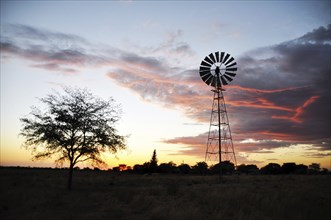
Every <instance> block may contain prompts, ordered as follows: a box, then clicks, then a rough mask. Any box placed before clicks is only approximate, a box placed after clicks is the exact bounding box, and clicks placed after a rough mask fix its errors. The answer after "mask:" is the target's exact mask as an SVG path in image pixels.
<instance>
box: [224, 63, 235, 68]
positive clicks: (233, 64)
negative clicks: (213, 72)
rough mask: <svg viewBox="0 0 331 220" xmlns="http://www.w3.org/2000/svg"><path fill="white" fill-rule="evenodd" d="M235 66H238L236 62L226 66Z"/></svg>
mask: <svg viewBox="0 0 331 220" xmlns="http://www.w3.org/2000/svg"><path fill="white" fill-rule="evenodd" d="M235 65H237V63H236V62H234V63H231V64H229V65H227V66H226V68H228V67H232V66H235Z"/></svg>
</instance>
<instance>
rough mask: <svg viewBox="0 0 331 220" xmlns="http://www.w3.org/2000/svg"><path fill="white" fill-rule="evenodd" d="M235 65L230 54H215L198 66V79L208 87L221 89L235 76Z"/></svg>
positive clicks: (207, 57)
mask: <svg viewBox="0 0 331 220" xmlns="http://www.w3.org/2000/svg"><path fill="white" fill-rule="evenodd" d="M236 71H237V63H236V62H235V59H234V58H233V57H231V55H230V54H228V53H225V52H215V53H211V54H209V55H208V56H206V57H205V58H204V59H203V60H202V61H201V64H200V69H199V73H200V77H201V79H202V80H203V81H204V82H205V83H206V84H207V85H209V86H213V87H215V88H221V87H222V86H224V85H228V84H229V83H230V82H231V81H232V80H233V77H235V76H236Z"/></svg>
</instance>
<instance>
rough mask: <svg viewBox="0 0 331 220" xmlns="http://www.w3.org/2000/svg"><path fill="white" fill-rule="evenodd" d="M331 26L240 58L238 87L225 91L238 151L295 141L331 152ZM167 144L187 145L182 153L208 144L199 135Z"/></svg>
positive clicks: (283, 145) (261, 148) (268, 149)
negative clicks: (202, 141) (187, 147)
mask: <svg viewBox="0 0 331 220" xmlns="http://www.w3.org/2000/svg"><path fill="white" fill-rule="evenodd" d="M330 29H331V25H328V27H319V28H317V29H315V30H314V31H312V32H309V33H307V34H306V35H304V36H302V37H300V38H298V39H294V40H292V41H287V42H284V43H281V44H278V45H274V46H271V47H265V48H259V49H257V50H253V51H250V52H248V53H246V54H244V55H243V56H241V57H240V58H239V59H238V66H239V67H240V69H239V70H238V74H237V77H236V81H235V83H234V84H235V85H232V86H231V85H230V86H228V89H227V91H226V101H227V105H228V112H229V118H230V122H231V124H232V131H233V138H234V142H235V146H236V149H237V150H238V151H243V152H261V153H266V152H272V149H275V148H279V147H288V146H291V145H296V144H309V145H310V146H311V148H312V149H313V150H317V151H327V152H329V151H330V145H331V126H330V121H331V115H330V114H331V103H330V102H331V101H330V100H331V95H330V88H331V76H330V73H331V64H330V62H331V57H330V56H331V55H330V53H331V45H330V38H331V37H330ZM208 107H209V106H205V109H207V108H208ZM206 113H209V111H206ZM206 119H207V117H206ZM195 138H196V142H195V141H194V139H195ZM205 140H206V139H205ZM249 140H252V141H251V142H250V141H249ZM167 142H169V143H180V144H185V145H187V146H189V151H187V149H185V150H183V152H182V153H184V154H187V153H190V152H191V153H193V154H194V153H195V152H200V151H201V152H202V149H205V147H206V144H205V143H204V144H202V143H201V135H199V136H197V137H177V138H174V139H171V140H167ZM192 143H199V144H192ZM196 148H199V149H200V150H198V149H196ZM328 155H329V153H320V154H319V156H328Z"/></svg>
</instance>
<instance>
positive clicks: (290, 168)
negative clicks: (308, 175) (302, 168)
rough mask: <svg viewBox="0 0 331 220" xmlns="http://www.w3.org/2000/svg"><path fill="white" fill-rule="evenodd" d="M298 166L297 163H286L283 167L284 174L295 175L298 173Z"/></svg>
mask: <svg viewBox="0 0 331 220" xmlns="http://www.w3.org/2000/svg"><path fill="white" fill-rule="evenodd" d="M296 168H297V165H296V164H295V163H284V164H283V165H282V167H281V171H282V173H283V174H293V173H295V172H296Z"/></svg>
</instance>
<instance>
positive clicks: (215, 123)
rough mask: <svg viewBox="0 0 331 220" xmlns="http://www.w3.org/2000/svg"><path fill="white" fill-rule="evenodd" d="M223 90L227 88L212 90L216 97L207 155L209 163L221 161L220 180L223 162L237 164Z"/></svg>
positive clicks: (211, 118) (214, 98)
mask: <svg viewBox="0 0 331 220" xmlns="http://www.w3.org/2000/svg"><path fill="white" fill-rule="evenodd" d="M223 91H225V90H224V89H223V88H222V87H217V88H216V89H213V90H212V92H213V93H214V97H213V104H212V111H211V116H210V126H209V133H208V140H207V148H206V155H205V161H206V162H207V163H208V162H209V163H211V164H214V163H215V162H218V163H219V166H220V180H221V179H222V169H221V164H222V162H225V161H229V162H232V163H233V164H234V165H235V166H237V161H236V155H235V153H234V148H233V143H232V136H231V129H230V124H229V118H228V115H227V111H226V106H225V100H224V95H223Z"/></svg>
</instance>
